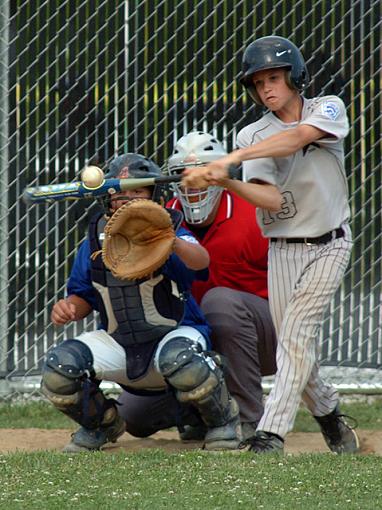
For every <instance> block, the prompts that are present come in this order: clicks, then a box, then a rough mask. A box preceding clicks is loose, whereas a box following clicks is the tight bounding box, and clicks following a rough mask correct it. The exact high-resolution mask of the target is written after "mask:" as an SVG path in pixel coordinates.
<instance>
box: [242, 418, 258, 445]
mask: <svg viewBox="0 0 382 510" xmlns="http://www.w3.org/2000/svg"><path fill="white" fill-rule="evenodd" d="M256 428H257V423H251V422H241V432H242V434H243V442H246V441H247V440H248V439H251V438H253V437H254V436H255V434H256Z"/></svg>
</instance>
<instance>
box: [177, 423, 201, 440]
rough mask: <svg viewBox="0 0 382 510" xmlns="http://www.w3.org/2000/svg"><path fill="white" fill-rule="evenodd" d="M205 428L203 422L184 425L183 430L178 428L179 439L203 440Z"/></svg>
mask: <svg viewBox="0 0 382 510" xmlns="http://www.w3.org/2000/svg"><path fill="white" fill-rule="evenodd" d="M207 430H208V429H207V427H206V426H205V425H204V423H201V424H200V425H195V426H192V425H184V427H183V430H179V437H180V439H181V441H203V439H204V438H205V435H206V432H207Z"/></svg>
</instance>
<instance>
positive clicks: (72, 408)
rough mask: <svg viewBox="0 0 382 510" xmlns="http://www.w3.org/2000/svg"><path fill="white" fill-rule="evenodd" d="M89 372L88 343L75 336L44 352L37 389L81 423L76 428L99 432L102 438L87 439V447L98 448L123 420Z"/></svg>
mask: <svg viewBox="0 0 382 510" xmlns="http://www.w3.org/2000/svg"><path fill="white" fill-rule="evenodd" d="M92 375H93V355H92V353H91V351H90V349H89V347H88V346H87V345H86V344H84V343H83V342H81V341H79V340H66V341H64V342H62V343H61V344H60V345H58V346H57V347H54V348H53V349H51V350H50V351H49V352H48V354H47V358H46V361H45V364H44V367H43V373H42V382H41V390H42V392H43V393H44V395H45V396H46V397H47V398H48V399H49V400H50V401H51V402H52V404H53V405H54V406H55V407H56V408H57V409H59V410H60V411H62V412H63V413H64V414H66V415H68V416H69V417H70V418H72V419H73V420H74V421H76V422H77V423H79V424H80V425H82V426H83V427H84V429H80V431H81V430H87V431H97V432H100V431H101V432H102V436H103V437H102V442H101V438H98V439H97V440H96V441H93V440H92V441H91V444H92V445H93V446H92V447H91V448H90V449H99V447H100V446H102V444H104V443H106V442H108V441H116V439H117V438H118V437H119V436H120V435H121V434H122V433H123V432H124V422H123V420H122V419H120V418H119V416H118V413H117V408H116V405H115V403H114V400H111V399H106V398H105V396H104V394H103V393H102V391H101V390H100V389H99V387H98V384H99V383H98V382H97V381H95V380H94V379H93V378H92ZM122 424H123V429H122ZM80 431H79V432H80ZM76 434H78V433H76ZM76 434H75V435H76ZM75 435H74V438H75ZM100 443H101V444H100ZM89 444H90V443H89ZM87 449H89V448H87Z"/></svg>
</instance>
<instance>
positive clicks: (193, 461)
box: [0, 401, 382, 510]
mask: <svg viewBox="0 0 382 510" xmlns="http://www.w3.org/2000/svg"><path fill="white" fill-rule="evenodd" d="M343 411H344V412H346V413H348V414H351V415H353V416H356V417H357V420H358V422H359V426H360V428H364V429H366V428H372V429H381V428H382V403H381V401H376V402H373V403H372V404H367V403H357V404H349V405H346V406H345V405H344V406H343ZM0 417H1V418H0V427H8V428H9V427H10V426H13V427H16V428H20V427H21V428H22V427H24V428H26V427H28V428H29V427H41V428H57V427H63V428H68V426H69V425H70V421H69V420H68V419H67V418H66V417H65V416H61V415H60V414H58V413H57V412H56V411H55V410H54V409H52V408H51V407H50V406H49V405H48V404H46V403H45V402H35V403H32V404H31V405H24V406H20V405H16V406H12V405H10V404H4V405H0ZM295 430H296V431H311V430H317V428H316V426H315V425H314V426H313V422H312V420H311V418H310V417H309V416H308V415H307V413H305V412H300V413H299V416H298V419H297V422H296V427H295ZM381 465H382V459H381V457H378V456H375V455H367V456H343V457H339V456H334V455H331V454H330V453H328V454H321V455H319V454H316V455H300V456H269V457H261V456H260V457H254V456H253V455H252V454H251V453H240V454H238V453H218V454H216V453H215V454H211V453H207V452H203V451H200V450H197V451H185V452H182V453H168V452H164V451H162V450H154V449H153V450H147V449H146V450H144V451H141V452H138V453H124V452H120V451H118V453H116V454H114V453H111V454H110V453H109V454H106V453H102V452H96V453H91V454H88V453H85V454H80V455H71V456H68V455H65V454H62V453H58V452H34V453H29V454H26V453H13V454H8V455H0V509H7V510H8V509H12V510H13V509H27V508H28V509H66V508H68V509H69V508H76V509H81V510H82V509H92V510H95V509H96V508H102V509H107V510H108V509H110V510H112V509H137V510H140V509H154V510H156V509H158V510H159V509H179V508H183V509H184V510H188V509H190V510H194V509H195V510H196V509H198V510H199V509H202V510H217V509H228V510H232V509H236V508H237V509H241V508H243V509H244V508H245V509H256V510H257V509H279V508H281V509H293V510H298V509H304V510H308V509H317V508H320V509H328V510H331V509H337V508H338V509H347V510H352V509H360V510H367V509H375V508H377V509H378V508H382V483H381Z"/></svg>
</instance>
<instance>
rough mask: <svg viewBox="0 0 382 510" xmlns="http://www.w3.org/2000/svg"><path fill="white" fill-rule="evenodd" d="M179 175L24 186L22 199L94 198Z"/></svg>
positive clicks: (175, 178)
mask: <svg viewBox="0 0 382 510" xmlns="http://www.w3.org/2000/svg"><path fill="white" fill-rule="evenodd" d="M181 179H182V176H181V175H163V176H161V177H142V178H137V179H117V178H113V179H104V180H103V182H102V183H101V184H100V185H99V186H96V187H94V188H90V187H88V186H85V184H84V183H83V182H81V181H77V182H65V183H63V184H47V185H44V186H36V187H33V188H25V190H24V193H23V200H24V202H26V203H27V204H39V203H42V202H56V201H58V200H77V199H79V198H94V197H100V196H102V195H107V194H108V193H109V194H114V193H119V192H121V191H126V190H129V189H136V188H141V187H146V186H155V185H156V184H168V183H172V182H179V181H181Z"/></svg>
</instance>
